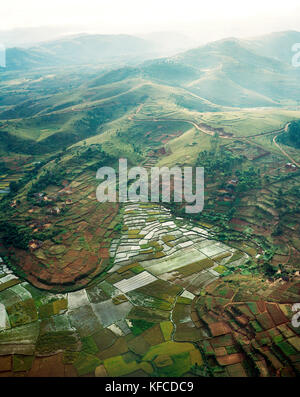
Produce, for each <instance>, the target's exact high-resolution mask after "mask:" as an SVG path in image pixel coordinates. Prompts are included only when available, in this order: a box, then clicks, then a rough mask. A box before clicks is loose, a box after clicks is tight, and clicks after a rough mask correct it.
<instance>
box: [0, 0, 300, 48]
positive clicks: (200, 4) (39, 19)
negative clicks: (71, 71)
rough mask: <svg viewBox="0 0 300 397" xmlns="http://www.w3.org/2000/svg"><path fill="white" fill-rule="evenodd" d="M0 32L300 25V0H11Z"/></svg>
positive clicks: (264, 29) (0, 12)
mask: <svg viewBox="0 0 300 397" xmlns="http://www.w3.org/2000/svg"><path fill="white" fill-rule="evenodd" d="M0 21H1V23H0V31H1V30H10V29H15V28H23V27H41V26H47V27H51V26H52V27H53V26H58V27H63V28H64V29H66V30H68V31H69V32H70V33H78V32H87V33H101V34H119V33H126V34H145V33H150V32H155V31H174V30H175V31H180V32H183V33H186V34H187V35H189V36H197V37H199V39H200V38H201V37H202V38H205V39H207V40H209V39H218V38H222V37H228V36H239V37H245V36H255V35H259V34H264V33H269V32H272V31H282V30H300V22H299V21H300V2H299V0H284V1H282V0H263V1H262V0H250V1H242V0H226V1H225V0H205V1H203V0H147V1H146V0H9V1H5V2H2V4H1V6H0Z"/></svg>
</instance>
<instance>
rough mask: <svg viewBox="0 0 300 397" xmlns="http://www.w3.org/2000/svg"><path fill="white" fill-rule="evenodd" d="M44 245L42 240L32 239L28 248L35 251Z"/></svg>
mask: <svg viewBox="0 0 300 397" xmlns="http://www.w3.org/2000/svg"><path fill="white" fill-rule="evenodd" d="M42 245H43V242H42V241H40V240H30V241H29V243H28V248H29V249H30V250H31V251H35V250H37V249H38V248H41V246H42Z"/></svg>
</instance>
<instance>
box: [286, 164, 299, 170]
mask: <svg viewBox="0 0 300 397" xmlns="http://www.w3.org/2000/svg"><path fill="white" fill-rule="evenodd" d="M285 168H287V169H288V170H291V171H296V170H297V167H296V165H295V164H293V163H286V165H285Z"/></svg>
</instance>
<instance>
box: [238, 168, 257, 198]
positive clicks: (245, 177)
mask: <svg viewBox="0 0 300 397" xmlns="http://www.w3.org/2000/svg"><path fill="white" fill-rule="evenodd" d="M235 175H236V176H237V178H238V180H239V183H238V185H237V187H236V192H237V193H240V192H246V191H248V190H251V189H256V188H259V187H260V186H261V176H260V169H259V168H255V167H249V168H248V169H246V170H236V171H235Z"/></svg>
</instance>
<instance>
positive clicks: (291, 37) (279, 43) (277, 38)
mask: <svg viewBox="0 0 300 397" xmlns="http://www.w3.org/2000/svg"><path fill="white" fill-rule="evenodd" d="M295 43H300V32H296V31H287V32H278V33H271V34H268V35H265V36H261V37H254V38H253V39H249V40H244V44H245V46H247V47H248V48H249V49H251V50H252V51H253V52H255V53H256V54H258V55H262V56H266V57H271V58H275V59H278V60H280V61H282V62H285V63H287V64H291V54H292V52H291V48H292V46H293V45H294V44H295Z"/></svg>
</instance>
